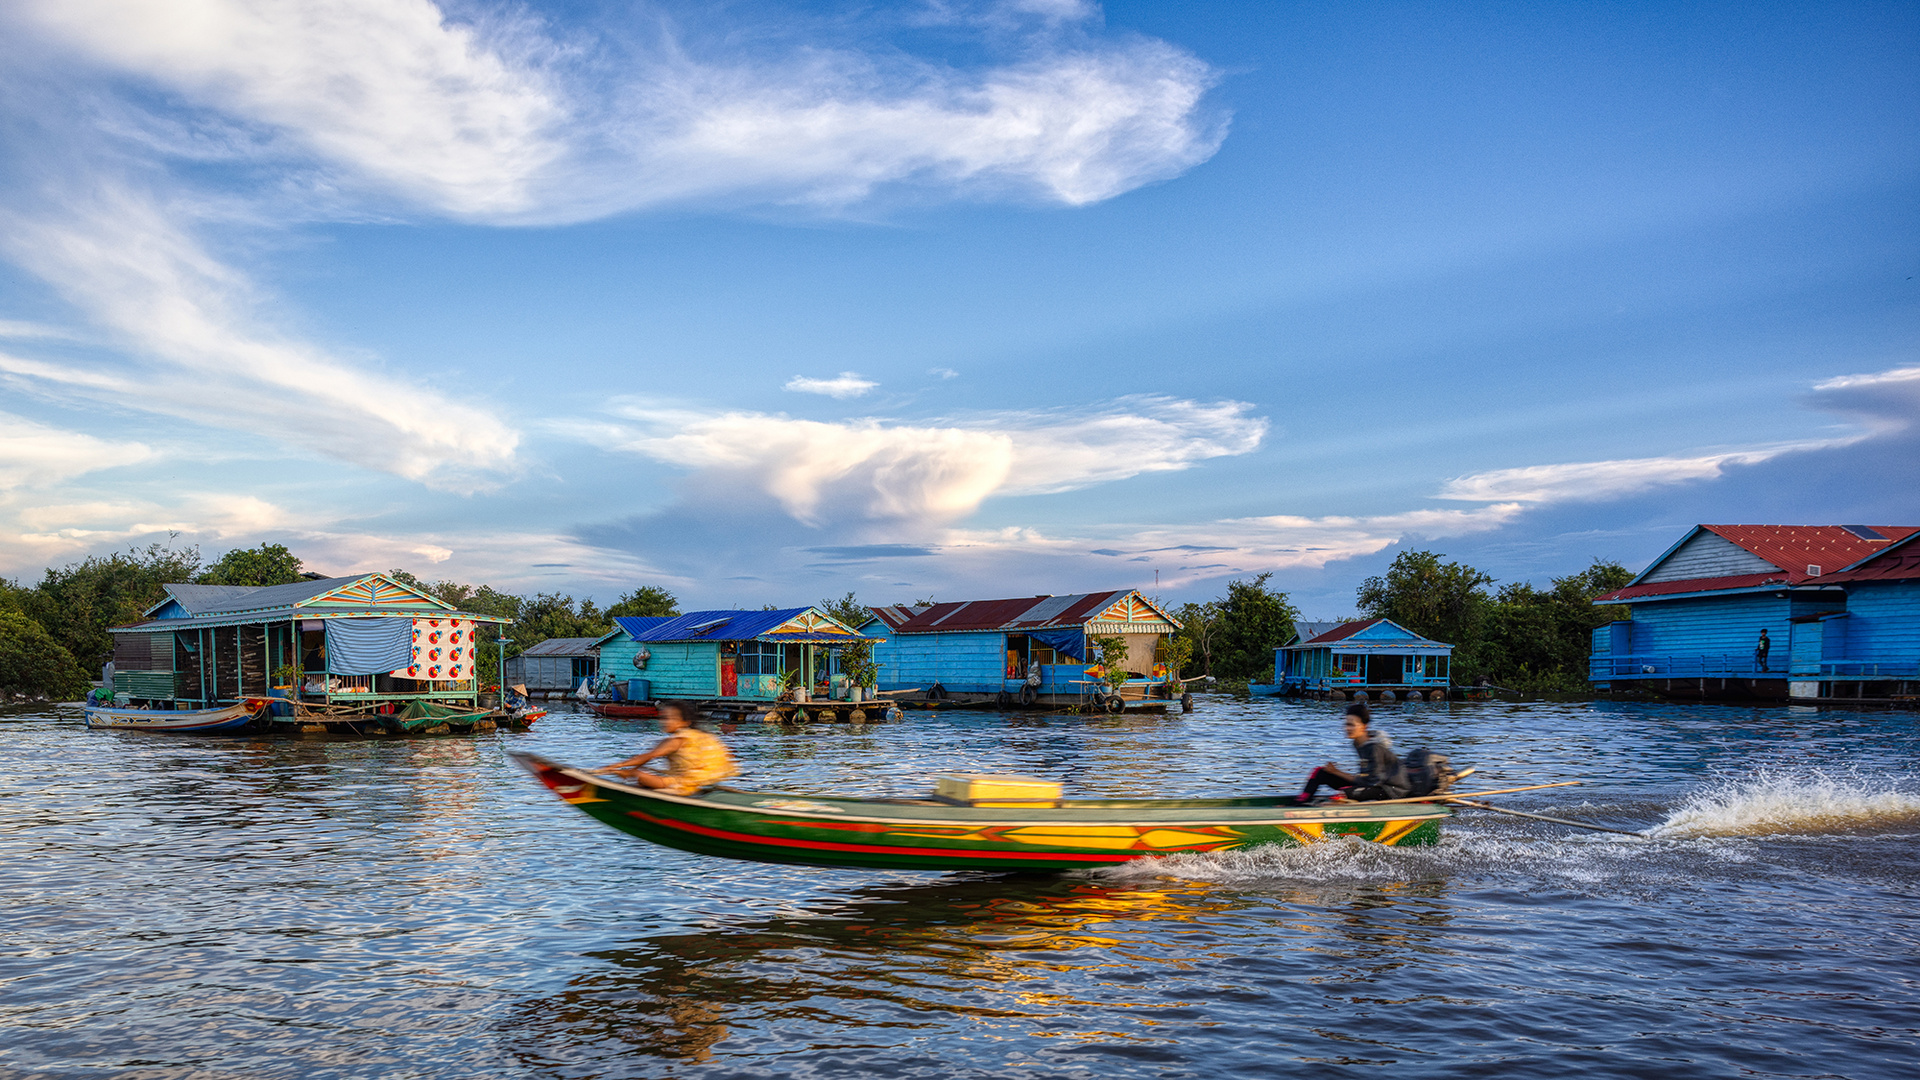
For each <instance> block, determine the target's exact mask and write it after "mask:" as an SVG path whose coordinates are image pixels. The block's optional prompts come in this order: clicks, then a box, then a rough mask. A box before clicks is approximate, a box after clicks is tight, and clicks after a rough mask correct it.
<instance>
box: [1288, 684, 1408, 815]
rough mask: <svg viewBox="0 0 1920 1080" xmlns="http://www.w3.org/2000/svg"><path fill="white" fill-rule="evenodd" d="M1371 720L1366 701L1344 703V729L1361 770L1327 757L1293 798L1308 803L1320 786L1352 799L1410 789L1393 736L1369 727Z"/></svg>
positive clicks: (1396, 795)
mask: <svg viewBox="0 0 1920 1080" xmlns="http://www.w3.org/2000/svg"><path fill="white" fill-rule="evenodd" d="M1372 721H1373V716H1372V714H1371V713H1370V712H1369V711H1368V710H1367V703H1366V702H1364V701H1356V702H1354V703H1353V704H1351V705H1349V706H1347V715H1346V720H1345V725H1346V733H1347V738H1349V739H1351V740H1352V741H1353V749H1354V752H1355V753H1357V754H1359V755H1360V771H1359V772H1358V773H1350V772H1348V771H1347V770H1345V769H1342V768H1341V767H1340V766H1338V765H1335V764H1334V763H1333V762H1331V761H1329V762H1327V763H1326V764H1325V765H1322V766H1320V767H1319V768H1317V769H1315V770H1313V775H1311V776H1309V777H1307V788H1306V790H1305V791H1302V792H1301V793H1300V794H1298V795H1296V796H1294V801H1295V802H1297V803H1299V804H1300V805H1302V806H1305V805H1307V804H1308V803H1310V802H1312V801H1313V796H1314V792H1316V791H1319V790H1320V789H1321V788H1323V787H1328V788H1333V789H1334V790H1335V791H1336V792H1338V793H1339V795H1340V796H1344V797H1346V798H1348V799H1352V800H1353V801H1355V802H1377V801H1379V800H1381V799H1400V798H1405V797H1406V795H1407V793H1408V792H1409V791H1410V790H1412V788H1411V785H1409V784H1408V783H1407V770H1406V769H1405V768H1404V767H1402V766H1401V764H1400V758H1399V757H1398V756H1396V755H1395V754H1394V752H1393V740H1392V739H1389V738H1388V737H1387V733H1386V732H1384V731H1374V730H1372V729H1371V727H1370V726H1369V725H1371V723H1372Z"/></svg>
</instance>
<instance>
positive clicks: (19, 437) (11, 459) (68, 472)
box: [0, 412, 154, 492]
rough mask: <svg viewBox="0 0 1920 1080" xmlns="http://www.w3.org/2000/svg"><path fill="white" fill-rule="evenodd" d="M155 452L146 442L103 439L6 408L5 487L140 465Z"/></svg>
mask: <svg viewBox="0 0 1920 1080" xmlns="http://www.w3.org/2000/svg"><path fill="white" fill-rule="evenodd" d="M153 456H154V450H153V448H152V447H150V446H148V445H147V444H145V443H141V442H132V441H114V440H108V439H100V438H96V437H94V436H92V435H87V434H83V433H81V432H77V431H63V430H61V429H59V428H54V427H49V426H47V425H45V424H41V423H36V422H35V421H32V420H29V419H27V418H25V417H23V416H14V415H12V414H11V413H4V412H0V492H5V491H10V490H11V489H14V488H23V487H41V486H45V485H48V484H53V483H57V482H59V481H62V480H67V479H70V478H72V477H75V476H81V475H83V474H86V473H90V472H95V471H97V470H100V469H109V468H113V467H115V466H119V465H136V464H139V463H140V462H143V461H146V460H148V459H150V458H152V457H153Z"/></svg>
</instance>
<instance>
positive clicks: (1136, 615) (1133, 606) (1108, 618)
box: [1087, 592, 1179, 634]
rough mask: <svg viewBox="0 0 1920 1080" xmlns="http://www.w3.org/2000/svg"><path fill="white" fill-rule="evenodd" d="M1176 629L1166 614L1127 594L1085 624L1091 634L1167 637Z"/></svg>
mask: <svg viewBox="0 0 1920 1080" xmlns="http://www.w3.org/2000/svg"><path fill="white" fill-rule="evenodd" d="M1177 629H1179V626H1178V624H1176V623H1175V622H1174V621H1173V620H1172V619H1171V618H1169V617H1168V616H1167V614H1166V612H1164V611H1161V610H1160V609H1159V608H1157V607H1154V606H1153V604H1152V602H1151V601H1149V600H1148V599H1147V598H1146V597H1144V596H1141V595H1140V594H1139V593H1137V592H1128V593H1127V594H1126V595H1124V596H1122V597H1121V598H1120V599H1118V600H1115V601H1114V602H1113V603H1111V604H1109V605H1107V608H1106V610H1104V611H1102V612H1100V614H1098V615H1095V616H1094V617H1093V618H1092V619H1091V620H1089V621H1088V623H1087V630H1088V632H1090V633H1094V634H1171V633H1173V632H1174V631H1175V630H1177Z"/></svg>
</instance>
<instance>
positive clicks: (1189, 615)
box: [1168, 600, 1220, 675]
mask: <svg viewBox="0 0 1920 1080" xmlns="http://www.w3.org/2000/svg"><path fill="white" fill-rule="evenodd" d="M1172 615H1173V618H1174V621H1176V622H1178V623H1179V624H1180V629H1178V630H1176V631H1174V634H1173V639H1172V641H1170V642H1169V643H1168V644H1169V645H1171V644H1173V642H1179V643H1181V644H1183V645H1185V646H1186V648H1187V656H1188V658H1189V659H1191V660H1194V661H1196V662H1197V663H1198V664H1199V670H1200V674H1202V675H1211V674H1213V643H1214V639H1215V637H1216V636H1217V631H1218V630H1219V629H1220V602H1219V601H1218V600H1208V601H1207V602H1205V603H1186V604H1182V605H1180V610H1178V611H1175V612H1172ZM1169 666H1171V665H1169Z"/></svg>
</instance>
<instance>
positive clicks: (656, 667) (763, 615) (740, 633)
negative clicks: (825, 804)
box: [598, 607, 861, 702]
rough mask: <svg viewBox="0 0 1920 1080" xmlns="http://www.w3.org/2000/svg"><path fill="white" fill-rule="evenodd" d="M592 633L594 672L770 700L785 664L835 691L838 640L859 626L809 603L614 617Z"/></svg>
mask: <svg viewBox="0 0 1920 1080" xmlns="http://www.w3.org/2000/svg"><path fill="white" fill-rule="evenodd" d="M613 622H614V629H613V630H612V631H611V632H610V633H608V634H606V635H605V636H603V637H602V638H600V640H599V642H598V647H599V650H600V673H601V674H603V675H611V676H612V677H614V678H615V679H620V680H626V679H646V680H647V681H648V682H649V683H650V684H651V691H652V694H653V696H654V697H662V698H670V697H680V698H693V699H697V700H702V701H711V700H737V701H756V702H757V701H774V700H776V699H778V698H779V696H780V693H781V686H782V679H783V676H784V675H785V673H786V672H789V671H798V672H799V673H800V685H802V686H805V687H808V688H809V693H810V696H812V697H814V698H816V699H822V698H827V697H829V696H832V697H839V696H841V694H842V692H843V690H844V682H845V680H844V679H842V678H841V677H840V669H839V651H840V648H839V647H840V646H842V645H845V644H847V643H848V642H850V641H857V640H859V639H860V636H861V635H860V632H859V631H858V630H855V629H853V628H851V627H848V626H844V625H842V624H840V623H839V622H837V621H835V619H834V618H833V616H831V615H828V614H827V613H826V612H824V611H822V610H820V609H819V608H815V607H803V608H781V609H778V610H772V611H693V612H688V613H687V614H685V615H674V616H669V617H664V618H662V617H622V618H617V619H615V620H613Z"/></svg>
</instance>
